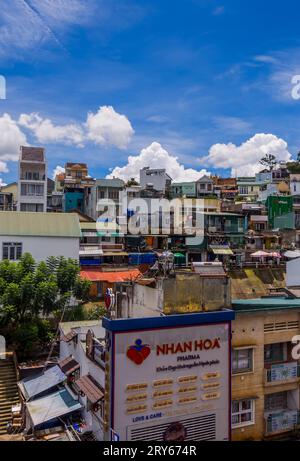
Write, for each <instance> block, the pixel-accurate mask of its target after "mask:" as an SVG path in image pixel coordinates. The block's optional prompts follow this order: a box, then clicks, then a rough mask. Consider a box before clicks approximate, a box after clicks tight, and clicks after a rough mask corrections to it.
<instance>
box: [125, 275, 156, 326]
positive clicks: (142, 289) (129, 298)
mask: <svg viewBox="0 0 300 461" xmlns="http://www.w3.org/2000/svg"><path fill="white" fill-rule="evenodd" d="M118 296H119V299H118V305H119V307H120V310H119V312H118V317H124V318H126V317H128V318H141V317H144V318H145V317H157V316H159V312H162V310H163V291H162V285H161V284H160V283H159V282H158V284H157V286H156V288H151V287H148V286H143V285H138V284H135V285H132V286H127V293H126V295H125V294H123V295H118ZM120 296H122V297H121V298H120Z"/></svg>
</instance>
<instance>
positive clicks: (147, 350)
mask: <svg viewBox="0 0 300 461" xmlns="http://www.w3.org/2000/svg"><path fill="white" fill-rule="evenodd" d="M150 353H151V349H150V347H148V346H144V347H143V349H142V350H141V354H142V356H143V359H144V360H146V358H147V357H149V355H150Z"/></svg>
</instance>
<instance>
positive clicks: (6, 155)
mask: <svg viewBox="0 0 300 461" xmlns="http://www.w3.org/2000/svg"><path fill="white" fill-rule="evenodd" d="M22 145H23V146H24V145H27V139H26V136H25V134H24V133H22V131H21V130H20V128H19V127H18V125H17V122H16V121H15V120H13V119H12V118H11V116H10V115H9V114H3V115H2V117H0V172H1V173H7V172H8V168H7V164H6V162H8V161H17V160H18V158H19V152H20V146H22Z"/></svg>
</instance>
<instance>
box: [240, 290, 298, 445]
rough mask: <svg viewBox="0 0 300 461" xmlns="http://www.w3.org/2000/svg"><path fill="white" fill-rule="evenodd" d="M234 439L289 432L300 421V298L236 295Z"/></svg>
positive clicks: (264, 437)
mask: <svg viewBox="0 0 300 461" xmlns="http://www.w3.org/2000/svg"><path fill="white" fill-rule="evenodd" d="M233 308H234V310H235V312H236V319H235V321H233V324H232V439H233V440H234V441H242V440H243V441H246V440H264V439H270V438H271V439H272V438H281V437H286V438H289V437H290V435H291V433H292V432H294V431H295V430H296V428H297V426H298V424H299V410H300V401H299V398H300V393H299V386H300V373H299V362H298V361H297V360H294V359H293V355H292V348H293V347H294V345H293V344H292V339H293V337H294V336H296V335H299V334H300V299H289V298H278V297H277V298H270V297H269V298H262V299H252V300H242V301H234V302H233Z"/></svg>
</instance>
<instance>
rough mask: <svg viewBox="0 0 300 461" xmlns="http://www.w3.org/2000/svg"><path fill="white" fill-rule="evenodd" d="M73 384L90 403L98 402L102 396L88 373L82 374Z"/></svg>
mask: <svg viewBox="0 0 300 461" xmlns="http://www.w3.org/2000/svg"><path fill="white" fill-rule="evenodd" d="M75 385H76V386H77V387H78V389H79V391H81V392H82V393H83V394H84V395H85V396H86V397H87V398H88V400H89V401H90V402H91V403H92V405H94V404H95V403H97V402H99V401H100V400H101V399H102V398H103V396H104V394H103V392H102V391H101V389H100V388H99V387H98V386H97V385H96V384H95V383H94V381H93V379H92V377H91V376H90V375H86V376H82V377H81V378H79V379H78V380H77V381H76V382H75Z"/></svg>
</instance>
